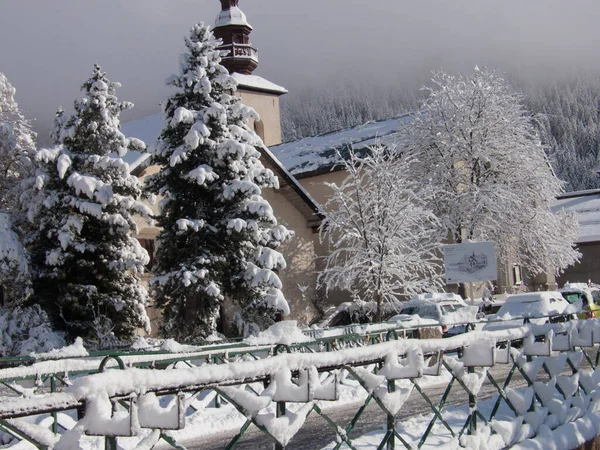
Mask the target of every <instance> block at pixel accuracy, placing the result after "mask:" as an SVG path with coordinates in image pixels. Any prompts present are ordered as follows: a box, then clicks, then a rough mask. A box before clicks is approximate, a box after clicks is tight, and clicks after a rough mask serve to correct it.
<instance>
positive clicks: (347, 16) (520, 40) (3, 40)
mask: <svg viewBox="0 0 600 450" xmlns="http://www.w3.org/2000/svg"><path fill="white" fill-rule="evenodd" d="M240 8H241V9H242V10H243V11H244V12H245V13H246V15H247V17H248V21H249V22H250V23H251V25H252V26H253V27H254V31H253V33H252V35H251V41H252V43H253V44H254V45H255V46H256V47H258V49H259V59H260V64H259V68H258V69H257V71H256V72H255V73H256V74H258V75H261V76H263V77H265V78H267V79H269V80H271V81H273V82H275V83H277V84H280V85H283V86H285V87H287V88H288V89H290V90H291V91H292V92H294V91H296V92H297V91H298V90H300V89H302V88H303V87H304V86H306V85H310V84H320V83H328V82H331V80H332V79H335V77H338V76H339V77H341V78H349V77H350V78H352V77H356V78H359V79H361V80H362V79H369V80H372V82H373V83H390V82H394V83H397V84H398V85H399V86H401V85H403V84H406V83H411V80H414V79H415V78H418V77H422V76H423V73H426V72H428V71H430V70H432V69H439V68H441V67H444V68H446V69H448V70H456V69H462V70H465V69H466V68H470V67H473V66H474V65H475V64H478V65H480V66H483V65H487V66H488V67H494V68H496V67H499V68H500V69H501V70H503V71H507V72H509V73H515V72H519V74H520V75H526V76H529V77H530V78H531V79H533V80H536V79H538V77H545V76H548V75H556V74H559V73H564V72H571V71H577V70H585V71H589V70H592V71H595V70H597V67H598V66H600V55H599V53H598V45H599V43H600V26H598V24H599V23H600V2H599V1H598V0H571V1H566V0H413V1H407V0H296V1H292V0H240ZM219 9H220V4H219V2H218V0H102V1H86V0H50V1H49V0H0V71H1V72H4V73H5V74H6V76H7V77H8V78H9V80H10V82H11V83H12V84H13V85H14V86H15V87H16V88H17V101H18V102H19V104H20V106H21V107H22V109H23V110H24V112H25V113H26V114H27V115H28V116H30V117H32V118H35V119H36V121H35V125H36V128H37V129H38V131H40V133H42V134H43V135H44V136H40V137H41V138H42V139H40V140H41V141H44V137H45V135H46V134H47V132H48V129H49V127H50V124H51V123H52V119H53V113H54V111H55V110H56V109H57V107H58V106H59V105H64V106H65V107H68V106H70V105H71V104H72V102H73V100H74V99H75V98H78V97H79V95H80V94H79V86H80V85H81V84H82V82H83V81H84V80H85V79H86V78H88V76H89V75H90V74H91V71H92V66H93V64H94V63H98V64H100V65H101V66H102V67H103V68H104V69H105V70H106V71H107V72H108V75H109V78H110V79H111V80H113V81H120V82H121V83H122V85H123V87H122V88H121V89H120V90H119V91H118V96H119V98H120V99H121V100H128V101H132V102H134V103H135V104H136V108H135V109H134V110H133V111H131V112H128V113H127V115H125V116H124V117H123V119H124V121H126V120H128V119H129V120H131V119H133V118H137V117H141V116H144V115H147V114H151V113H154V112H157V111H158V110H159V107H158V104H159V102H160V101H162V100H163V99H164V98H165V96H166V95H167V93H168V91H167V89H166V88H165V87H164V79H165V78H166V77H167V76H168V75H169V74H171V73H172V72H174V71H176V70H177V60H178V55H179V54H180V53H181V52H182V51H183V48H184V47H183V36H184V35H185V34H186V33H187V31H188V30H189V28H190V26H191V25H192V24H193V23H195V22H200V21H204V22H207V23H211V24H212V23H213V22H214V18H215V16H216V14H217V13H218V11H219Z"/></svg>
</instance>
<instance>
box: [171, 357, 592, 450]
mask: <svg viewBox="0 0 600 450" xmlns="http://www.w3.org/2000/svg"><path fill="white" fill-rule="evenodd" d="M582 366H583V363H582ZM511 368H512V364H506V365H497V366H495V367H492V368H491V369H490V373H491V374H492V376H493V377H494V379H495V380H496V381H498V382H499V383H501V382H503V381H504V380H505V379H506V376H507V375H508V372H509V371H510V369H511ZM542 375H543V373H542V372H540V376H538V380H539V379H543V377H542ZM526 385H527V383H526V382H525V380H524V379H523V378H522V377H521V375H520V374H519V372H518V371H517V372H515V375H514V376H513V378H512V380H511V383H510V387H513V388H516V387H522V386H526ZM446 387H447V384H445V383H444V384H442V385H435V386H430V387H428V388H426V389H424V391H425V393H426V394H427V395H428V396H429V398H430V399H431V400H432V401H433V403H434V404H439V402H440V400H441V398H442V395H443V393H444V390H445V389H446ZM496 393H497V390H496V389H495V387H494V386H493V385H492V384H491V383H490V382H489V381H488V380H486V381H485V382H484V384H483V386H482V387H481V390H480V392H479V395H478V399H479V400H484V399H486V398H490V397H492V396H493V395H495V394H496ZM362 403H363V402H360V403H351V404H348V403H345V404H343V405H340V407H339V408H328V409H327V410H325V411H324V413H325V414H327V415H328V416H329V417H330V418H331V419H332V420H333V422H335V423H336V424H337V425H339V426H340V427H342V428H345V427H346V426H347V425H348V424H349V423H350V421H351V420H352V418H353V417H354V415H355V414H356V412H357V410H358V408H359V407H360V405H361V404H362ZM466 403H468V396H467V393H466V392H465V391H464V390H463V389H462V388H461V387H460V385H459V384H458V383H457V382H455V383H454V385H453V387H452V389H451V391H450V395H449V397H448V400H447V402H446V405H450V404H452V405H461V404H466ZM429 413H431V408H430V407H429V405H428V404H427V402H426V401H425V400H424V399H423V397H422V396H421V395H420V394H419V393H418V392H417V390H416V389H413V392H412V394H411V396H410V398H409V400H408V401H407V402H406V403H405V404H404V405H403V406H402V409H401V410H400V412H399V413H398V414H397V415H396V419H397V420H401V419H403V418H407V417H411V416H415V415H417V414H429ZM385 423H386V416H385V414H384V413H383V411H382V410H381V408H379V406H378V405H377V404H376V403H375V402H374V401H371V403H370V404H369V406H368V407H367V408H366V409H365V411H364V412H363V415H362V416H361V418H360V419H359V421H358V422H357V424H356V427H355V428H354V430H353V431H352V432H351V433H350V435H349V437H350V438H353V437H358V436H361V435H363V434H366V433H369V432H372V431H377V430H381V429H382V428H383V427H384V426H385ZM237 432H238V430H237V429H236V430H233V431H230V432H223V433H216V434H213V435H210V436H204V437H202V438H198V439H196V440H194V441H187V442H182V444H184V445H185V446H186V448H187V449H189V450H192V449H194V450H196V449H197V450H200V449H203V450H205V449H224V448H226V447H227V445H228V444H229V442H230V441H231V439H232V437H233V436H235V434H237ZM334 440H335V433H334V432H333V430H332V428H331V427H330V426H329V425H328V424H327V422H326V421H325V419H323V418H322V417H321V416H319V415H318V414H316V413H315V412H314V411H313V412H312V413H311V414H310V415H309V417H308V418H307V419H306V422H305V424H304V425H303V427H302V429H301V430H300V431H299V432H298V434H297V435H296V436H294V438H293V439H292V440H291V441H290V443H289V444H288V446H287V447H286V449H294V450H316V449H319V448H322V447H324V446H326V445H327V444H329V443H330V442H332V441H334ZM235 448H236V449H240V450H259V449H265V450H267V449H269V450H271V449H273V441H272V440H271V439H270V438H269V437H268V436H266V435H265V434H263V433H262V432H261V431H259V430H258V429H257V428H256V427H255V426H254V425H251V427H250V428H249V429H248V430H247V431H246V433H245V434H244V436H243V437H242V438H241V439H240V441H239V442H238V443H237V445H236V446H235Z"/></svg>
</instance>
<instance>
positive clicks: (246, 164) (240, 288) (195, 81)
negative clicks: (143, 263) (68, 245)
mask: <svg viewBox="0 0 600 450" xmlns="http://www.w3.org/2000/svg"><path fill="white" fill-rule="evenodd" d="M185 43H186V46H187V53H185V54H184V55H182V57H181V65H180V73H179V75H172V76H171V77H170V78H169V79H168V80H167V84H168V85H170V86H172V87H174V88H175V89H176V92H175V93H174V94H173V95H172V96H171V97H170V98H169V99H168V100H167V101H166V102H165V103H164V105H163V109H164V114H165V119H166V126H165V128H164V129H163V130H162V133H161V135H160V138H159V141H158V142H157V144H156V145H155V148H154V149H153V150H152V152H153V162H154V163H155V164H159V165H161V166H162V169H161V170H160V172H158V173H157V174H156V175H154V176H153V177H151V178H150V179H149V181H148V186H149V189H150V191H151V192H152V193H154V194H157V195H159V196H162V197H163V199H162V201H161V205H160V206H161V211H160V215H159V218H158V224H159V225H160V226H161V227H162V231H161V233H160V235H159V237H158V249H157V259H158V263H157V266H156V268H155V269H154V270H155V272H156V273H158V274H159V276H158V277H156V278H155V279H154V280H153V294H154V298H155V299H156V301H157V303H158V305H159V306H161V307H162V308H163V314H164V315H163V318H164V321H163V333H164V334H165V335H166V336H171V337H175V338H178V339H194V338H201V337H206V336H207V335H209V334H211V333H212V332H214V331H215V329H216V326H217V319H218V317H219V309H220V307H221V305H222V304H223V302H224V300H225V298H226V297H227V298H229V299H231V300H233V301H235V302H237V303H238V305H240V307H241V309H242V316H243V317H248V316H249V315H250V314H249V313H250V312H252V311H256V310H258V309H260V310H262V311H264V312H265V313H266V314H268V313H269V312H273V311H275V310H281V311H283V312H284V313H285V314H287V313H289V307H288V305H287V302H286V301H285V298H284V296H283V294H282V292H281V287H282V286H281V281H280V280H279V277H278V276H277V274H276V271H277V270H278V269H282V268H285V260H284V258H283V256H282V255H281V253H279V252H278V251H276V250H275V249H276V248H277V247H278V246H279V245H280V244H281V243H282V242H283V241H284V240H285V239H286V238H287V237H288V236H289V234H290V232H289V231H288V230H287V229H286V228H285V227H283V226H281V225H277V220H276V218H275V216H274V215H273V210H272V208H271V206H270V205H269V203H268V202H267V201H266V200H265V199H264V198H263V197H262V195H261V192H262V189H263V188H277V187H278V180H277V177H276V176H275V175H274V174H273V172H272V171H271V170H269V169H266V168H265V167H263V165H262V163H261V161H260V151H259V149H260V148H262V147H263V146H264V144H263V143H262V141H261V140H260V138H259V137H258V136H257V135H256V134H255V133H254V132H253V131H252V130H251V129H250V128H249V127H248V126H247V121H248V120H249V119H255V120H257V119H258V117H257V114H256V112H255V111H254V110H253V109H251V108H249V107H247V106H245V105H243V104H242V103H241V101H240V99H239V98H237V97H236V96H235V90H236V82H235V80H234V79H233V78H232V77H230V76H229V74H228V73H227V70H226V69H225V68H224V67H223V66H221V65H220V61H221V53H220V51H218V50H217V47H218V45H219V41H217V40H215V39H214V36H213V34H212V33H211V31H210V29H209V27H207V26H204V25H203V24H200V25H195V26H194V27H193V28H192V29H191V32H190V35H189V37H188V38H186V41H185Z"/></svg>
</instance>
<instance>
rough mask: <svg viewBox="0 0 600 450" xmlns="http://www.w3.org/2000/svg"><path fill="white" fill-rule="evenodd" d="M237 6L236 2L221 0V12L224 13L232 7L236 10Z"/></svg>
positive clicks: (233, 0)
mask: <svg viewBox="0 0 600 450" xmlns="http://www.w3.org/2000/svg"><path fill="white" fill-rule="evenodd" d="M237 5H238V0H221V9H222V10H223V11H226V10H228V9H231V8H233V7H236V8H237Z"/></svg>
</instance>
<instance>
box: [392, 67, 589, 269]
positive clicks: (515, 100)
mask: <svg viewBox="0 0 600 450" xmlns="http://www.w3.org/2000/svg"><path fill="white" fill-rule="evenodd" d="M432 82H433V87H431V88H429V89H427V91H428V93H429V97H428V99H427V100H426V101H425V102H424V103H423V106H422V108H421V110H420V114H419V115H418V116H417V117H416V118H415V120H414V121H413V122H412V123H411V124H410V125H409V127H408V137H407V140H406V141H405V146H404V149H403V150H404V151H405V152H406V154H407V155H408V156H409V157H411V158H414V159H416V160H418V161H420V164H417V165H414V166H413V167H414V169H415V170H413V171H412V173H411V174H410V176H411V177H412V178H415V179H422V180H428V181H429V182H430V183H431V184H433V185H436V186H439V187H440V188H441V192H440V194H439V195H437V196H436V197H435V199H434V201H433V202H432V203H431V207H432V209H433V210H434V211H435V213H436V214H437V215H438V216H439V217H440V219H441V221H442V224H443V226H444V228H445V229H446V230H447V232H448V234H449V235H451V236H452V238H453V240H454V241H455V242H463V241H464V240H473V241H485V240H490V241H493V242H494V244H495V248H496V252H497V253H498V254H499V256H500V257H501V258H502V259H503V260H505V261H509V260H512V261H513V262H515V263H518V264H521V265H524V266H526V267H527V268H528V269H529V271H530V272H531V273H533V274H537V273H541V272H545V271H554V270H556V271H558V270H560V269H563V268H565V267H567V266H568V265H570V264H572V263H573V262H575V261H576V260H577V259H578V256H579V253H578V252H577V251H576V250H575V249H574V247H573V242H574V240H575V239H576V237H577V228H578V225H577V221H576V219H575V218H574V217H573V216H572V215H571V214H566V213H561V212H558V213H556V214H553V213H552V211H551V210H550V207H551V205H552V203H553V202H554V201H555V199H556V196H557V195H558V194H560V192H561V191H562V183H561V181H560V180H559V179H558V178H556V176H555V175H554V173H553V172H552V169H551V167H550V165H549V163H548V159H547V158H546V154H545V152H544V148H543V147H542V145H541V143H540V140H539V137H538V135H537V134H536V130H535V128H534V126H533V122H532V117H531V116H530V114H529V113H528V112H527V110H526V109H525V107H524V106H523V97H522V96H521V95H520V94H518V93H516V92H515V91H514V90H513V89H512V88H511V87H510V86H509V85H508V83H507V82H506V81H505V80H504V79H502V78H501V77H500V76H498V75H497V74H496V73H494V72H490V71H488V70H480V69H478V68H475V70H474V72H473V73H472V74H470V75H468V76H452V75H448V74H446V73H444V72H439V73H436V74H435V75H434V77H433V79H432Z"/></svg>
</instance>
